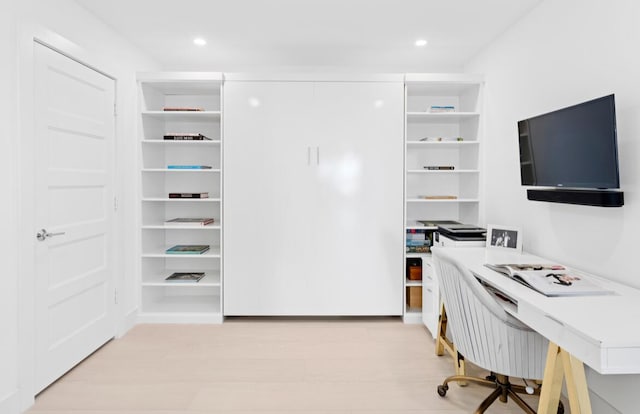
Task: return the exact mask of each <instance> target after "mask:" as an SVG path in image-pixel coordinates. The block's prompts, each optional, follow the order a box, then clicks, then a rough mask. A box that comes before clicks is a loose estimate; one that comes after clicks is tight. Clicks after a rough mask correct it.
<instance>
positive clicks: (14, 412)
mask: <svg viewBox="0 0 640 414" xmlns="http://www.w3.org/2000/svg"><path fill="white" fill-rule="evenodd" d="M18 402H19V398H18V390H14V391H12V392H10V393H9V394H7V395H4V396H2V397H0V413H2V414H5V413H6V414H20V409H19V404H18Z"/></svg>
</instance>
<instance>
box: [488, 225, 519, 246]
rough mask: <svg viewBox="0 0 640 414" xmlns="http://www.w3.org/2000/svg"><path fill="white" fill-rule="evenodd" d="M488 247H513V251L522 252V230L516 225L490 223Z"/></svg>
mask: <svg viewBox="0 0 640 414" xmlns="http://www.w3.org/2000/svg"><path fill="white" fill-rule="evenodd" d="M487 248H491V249H513V251H516V252H522V231H521V230H520V229H519V228H516V227H510V226H501V225H497V224H489V225H488V226H487Z"/></svg>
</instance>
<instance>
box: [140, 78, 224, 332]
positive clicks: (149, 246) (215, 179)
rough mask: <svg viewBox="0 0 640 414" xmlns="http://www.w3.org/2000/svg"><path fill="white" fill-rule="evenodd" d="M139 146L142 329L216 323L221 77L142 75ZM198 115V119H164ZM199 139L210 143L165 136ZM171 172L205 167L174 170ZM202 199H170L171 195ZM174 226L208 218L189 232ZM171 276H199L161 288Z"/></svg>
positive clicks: (219, 307) (220, 280)
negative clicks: (182, 248)
mask: <svg viewBox="0 0 640 414" xmlns="http://www.w3.org/2000/svg"><path fill="white" fill-rule="evenodd" d="M138 84H139V105H140V111H139V129H138V131H139V139H140V180H141V181H140V183H141V197H140V240H141V246H140V280H141V284H140V285H141V289H140V291H141V293H140V313H139V320H140V322H162V323H220V322H222V319H223V316H222V299H221V298H222V286H223V277H222V269H223V266H222V249H223V248H222V231H223V229H222V219H223V218H222V205H221V204H222V145H223V144H222V125H221V124H222V110H221V108H222V75H221V74H218V73H142V74H139V75H138ZM165 107H181V108H185V107H196V108H202V109H203V110H201V111H193V112H190V111H165V110H164V108H165ZM181 133H198V134H202V135H204V136H206V137H208V138H210V140H193V141H170V140H165V139H163V137H164V135H165V134H181ZM170 165H174V166H175V165H179V166H207V167H211V168H207V169H174V168H168V166H170ZM205 192H206V193H208V195H209V197H208V198H202V199H175V198H169V193H205ZM174 218H213V219H214V223H212V224H209V225H206V226H199V227H193V226H189V225H181V226H176V225H171V226H167V225H165V221H167V220H171V219H174ZM174 245H208V246H210V249H209V251H207V252H205V253H203V254H168V253H167V252H166V251H167V249H168V248H170V247H172V246H174ZM173 272H204V273H205V277H204V278H202V279H201V280H200V281H198V282H184V283H176V282H167V281H166V280H165V279H166V278H167V277H168V276H169V275H171V274H172V273H173Z"/></svg>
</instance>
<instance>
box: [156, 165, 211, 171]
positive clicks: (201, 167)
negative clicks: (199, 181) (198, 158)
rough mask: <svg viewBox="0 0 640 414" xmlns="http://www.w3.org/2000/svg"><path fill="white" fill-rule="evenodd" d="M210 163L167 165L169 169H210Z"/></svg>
mask: <svg viewBox="0 0 640 414" xmlns="http://www.w3.org/2000/svg"><path fill="white" fill-rule="evenodd" d="M211 168H212V167H211V166H210V165H175V164H171V165H167V169H169V170H210V169H211Z"/></svg>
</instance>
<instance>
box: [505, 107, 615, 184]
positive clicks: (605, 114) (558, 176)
mask: <svg viewBox="0 0 640 414" xmlns="http://www.w3.org/2000/svg"><path fill="white" fill-rule="evenodd" d="M518 134H519V141H520V142H519V143H520V177H521V182H522V185H528V186H544V187H568V188H599V189H600V188H601V189H605V188H619V187H620V181H619V175H618V146H617V139H616V110H615V102H614V95H609V96H604V97H602V98H598V99H594V100H592V101H588V102H584V103H581V104H578V105H574V106H570V107H568V108H563V109H560V110H557V111H553V112H549V113H547V114H543V115H539V116H535V117H533V118H529V119H525V120H522V121H520V122H518Z"/></svg>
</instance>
